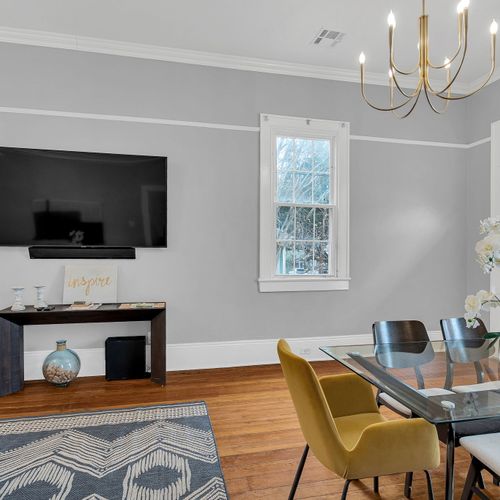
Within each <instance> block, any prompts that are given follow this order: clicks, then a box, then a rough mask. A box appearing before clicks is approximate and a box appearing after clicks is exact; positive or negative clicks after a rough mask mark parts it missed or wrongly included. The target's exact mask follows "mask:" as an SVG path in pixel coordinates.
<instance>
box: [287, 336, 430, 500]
mask: <svg viewBox="0 0 500 500" xmlns="http://www.w3.org/2000/svg"><path fill="white" fill-rule="evenodd" d="M278 355H279V358H280V362H281V367H282V369H283V373H284V375H285V379H286V382H287V385H288V389H289V390H290V394H291V396H292V400H293V403H294V406H295V410H296V412H297V416H298V418H299V422H300V427H301V429H302V433H303V434H304V437H305V440H306V443H307V444H306V447H305V449H304V453H303V455H302V458H301V460H300V463H299V467H298V469H297V473H296V475H295V479H294V482H293V485H292V489H291V491H290V495H289V497H288V498H289V500H292V499H293V498H294V496H295V491H296V489H297V486H298V484H299V481H300V476H301V474H302V470H303V468H304V464H305V462H306V459H307V454H308V452H309V447H310V448H311V449H312V451H313V453H314V455H315V456H316V458H317V459H318V460H319V461H320V462H321V463H322V464H323V465H324V466H325V467H326V468H328V469H330V470H331V471H333V472H335V473H336V474H338V475H339V476H341V477H342V478H344V479H345V480H346V481H345V483H344V488H343V491H342V497H341V498H342V500H345V498H346V497H347V491H348V488H349V484H350V483H351V481H353V480H355V479H363V478H370V477H373V478H374V489H375V492H376V493H378V477H379V476H385V475H389V474H398V473H406V472H415V471H421V470H424V471H425V475H426V479H427V487H428V494H429V498H430V499H433V498H434V495H433V491H432V482H431V477H430V474H429V472H428V471H429V470H430V469H434V468H436V467H438V466H439V461H440V455H439V441H438V436H437V432H436V429H435V427H434V426H432V425H431V424H429V423H428V422H426V421H425V420H423V419H421V418H414V419H404V420H386V419H385V418H384V417H383V416H382V415H381V414H380V411H379V408H378V406H377V403H376V400H375V396H374V394H373V391H372V387H371V385H370V384H369V383H368V382H366V381H365V380H363V379H362V378H361V377H359V376H358V375H356V374H354V373H348V374H345V375H332V376H328V377H321V378H320V379H318V377H317V376H316V374H315V372H314V370H313V369H312V367H311V365H310V364H309V363H308V362H307V361H306V360H305V359H303V358H301V357H299V356H296V355H295V354H293V352H292V351H291V350H290V347H289V345H288V343H287V342H286V341H285V340H283V339H282V340H280V341H279V342H278Z"/></svg>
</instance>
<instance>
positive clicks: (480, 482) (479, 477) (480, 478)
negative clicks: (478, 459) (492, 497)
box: [477, 471, 484, 490]
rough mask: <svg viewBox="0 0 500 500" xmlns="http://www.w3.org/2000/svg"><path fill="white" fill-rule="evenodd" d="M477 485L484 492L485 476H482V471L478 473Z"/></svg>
mask: <svg viewBox="0 0 500 500" xmlns="http://www.w3.org/2000/svg"><path fill="white" fill-rule="evenodd" d="M477 485H478V487H479V488H481V489H482V490H484V481H483V475H482V474H481V471H479V472H478V473H477Z"/></svg>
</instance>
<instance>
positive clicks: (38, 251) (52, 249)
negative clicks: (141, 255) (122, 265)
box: [28, 245, 135, 259]
mask: <svg viewBox="0 0 500 500" xmlns="http://www.w3.org/2000/svg"><path fill="white" fill-rule="evenodd" d="M28 251H29V254H30V259H135V248H133V247H99V246H95V247H93V246H84V247H78V246H63V245H61V246H55V245H53V246H51V245H35V246H32V247H29V248H28Z"/></svg>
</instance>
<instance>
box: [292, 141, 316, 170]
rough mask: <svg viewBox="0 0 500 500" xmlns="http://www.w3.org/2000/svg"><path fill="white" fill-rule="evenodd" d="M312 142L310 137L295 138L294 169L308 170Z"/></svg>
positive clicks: (311, 162)
mask: <svg viewBox="0 0 500 500" xmlns="http://www.w3.org/2000/svg"><path fill="white" fill-rule="evenodd" d="M313 142H314V141H312V140H310V139H295V169H296V170H298V171H301V172H310V171H311V170H312V164H313Z"/></svg>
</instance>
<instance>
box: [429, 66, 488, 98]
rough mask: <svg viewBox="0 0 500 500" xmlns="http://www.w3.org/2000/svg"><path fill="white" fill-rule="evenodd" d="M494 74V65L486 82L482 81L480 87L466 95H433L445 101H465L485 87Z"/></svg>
mask: <svg viewBox="0 0 500 500" xmlns="http://www.w3.org/2000/svg"><path fill="white" fill-rule="evenodd" d="M494 72H495V65H493V66H492V68H491V70H490V72H489V74H488V76H487V78H486V80H484V82H483V83H482V84H481V86H480V87H478V88H477V89H475V90H473V91H472V92H470V93H468V94H465V95H458V96H444V95H441V94H435V95H436V97H439V98H440V99H444V100H446V101H460V100H462V99H466V98H467V97H471V96H473V95H474V94H477V93H478V92H479V91H480V90H482V89H483V88H484V87H486V85H488V82H489V81H490V80H491V77H492V76H493V73H494Z"/></svg>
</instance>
